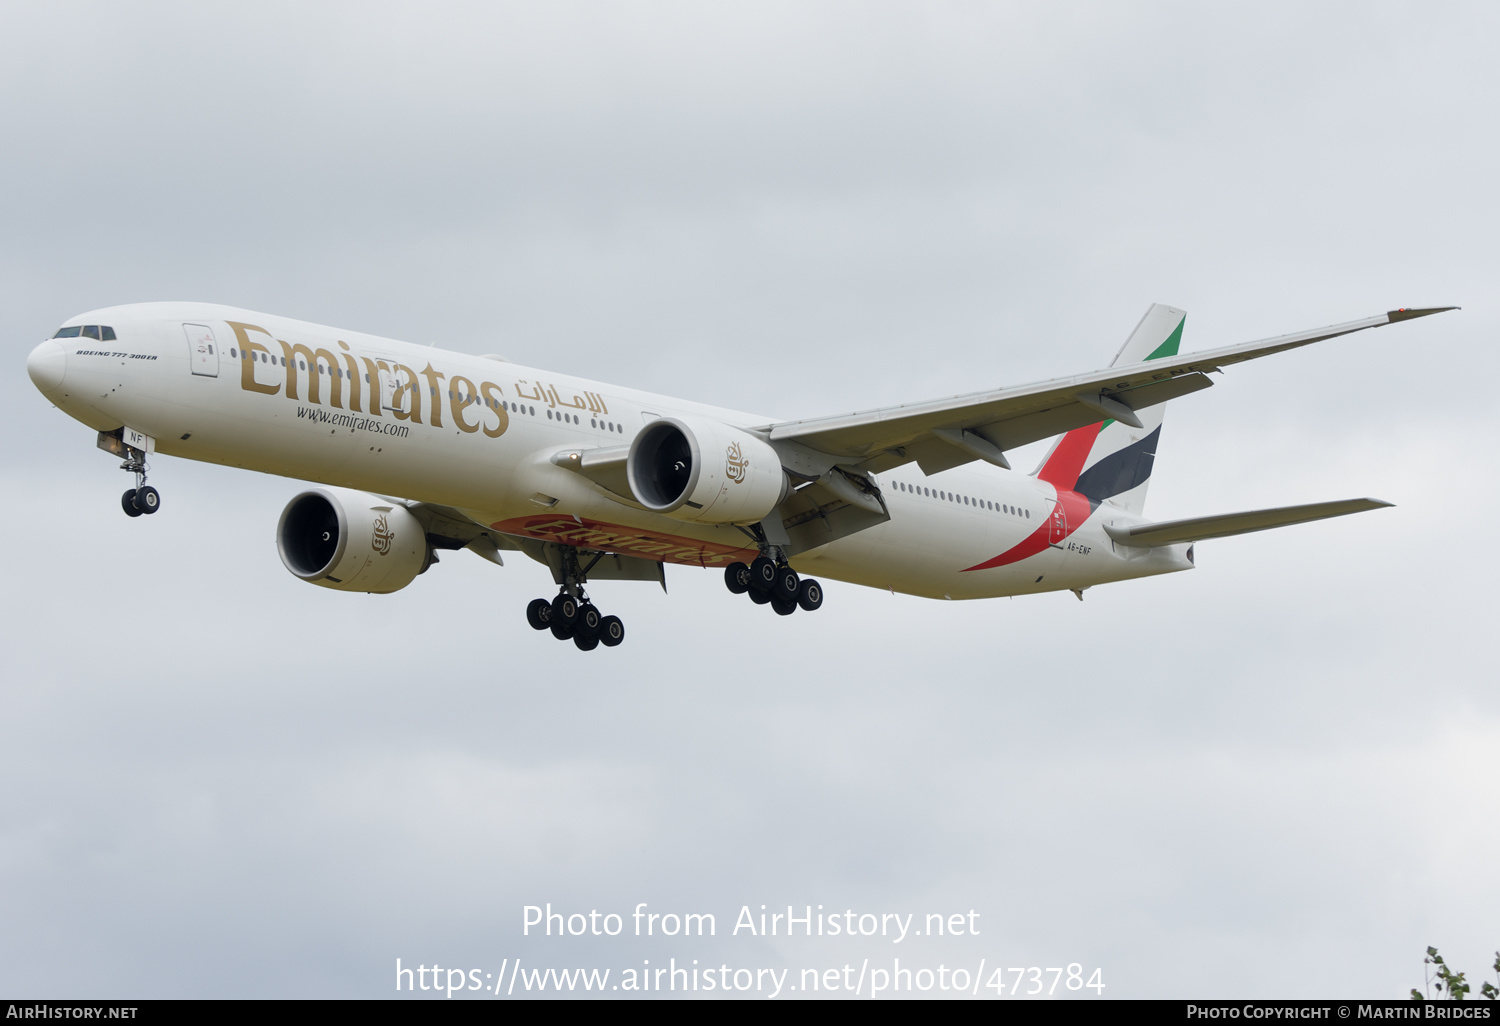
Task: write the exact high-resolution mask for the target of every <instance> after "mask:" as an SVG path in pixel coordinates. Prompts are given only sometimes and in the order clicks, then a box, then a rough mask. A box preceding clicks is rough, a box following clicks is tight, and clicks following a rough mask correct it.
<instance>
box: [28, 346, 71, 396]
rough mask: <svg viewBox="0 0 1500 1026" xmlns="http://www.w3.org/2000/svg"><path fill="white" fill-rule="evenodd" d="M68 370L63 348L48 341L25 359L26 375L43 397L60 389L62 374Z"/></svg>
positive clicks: (66, 355) (66, 356)
mask: <svg viewBox="0 0 1500 1026" xmlns="http://www.w3.org/2000/svg"><path fill="white" fill-rule="evenodd" d="M67 369H68V354H67V353H66V352H64V351H63V347H62V346H60V345H58V344H57V343H56V342H53V341H51V340H50V339H49V340H48V341H46V342H43V343H42V344H41V345H39V346H37V347H36V348H35V349H33V350H32V351H31V355H30V356H28V357H26V373H27V374H30V375H31V383H32V384H33V385H35V386H36V387H37V388H38V389H40V390H41V393H42V394H43V395H51V394H52V393H53V392H55V391H57V390H58V389H59V388H61V387H62V383H63V374H64V373H66V372H67Z"/></svg>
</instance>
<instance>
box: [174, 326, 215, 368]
mask: <svg viewBox="0 0 1500 1026" xmlns="http://www.w3.org/2000/svg"><path fill="white" fill-rule="evenodd" d="M182 331H183V333H184V334H185V335H187V342H188V359H189V360H190V361H191V362H192V365H193V373H194V374H198V375H201V376H203V377H205V378H216V377H218V376H219V343H218V341H217V340H216V339H215V338H214V329H212V328H210V327H209V326H208V325H206V324H184V325H183V326H182Z"/></svg>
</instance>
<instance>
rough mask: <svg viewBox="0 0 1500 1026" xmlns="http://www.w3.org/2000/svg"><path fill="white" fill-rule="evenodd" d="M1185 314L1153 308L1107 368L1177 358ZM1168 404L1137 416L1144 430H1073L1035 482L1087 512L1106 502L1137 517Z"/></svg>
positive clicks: (1111, 424) (1105, 425) (1111, 425)
mask: <svg viewBox="0 0 1500 1026" xmlns="http://www.w3.org/2000/svg"><path fill="white" fill-rule="evenodd" d="M1186 319H1187V314H1186V313H1184V312H1183V311H1181V310H1178V309H1175V308H1174V307H1170V306H1163V305H1162V304H1160V303H1153V304H1152V306H1151V308H1150V309H1149V310H1147V311H1146V316H1144V317H1142V318H1141V322H1140V323H1139V324H1137V325H1136V326H1135V330H1134V331H1132V332H1131V333H1130V338H1128V339H1126V340H1125V344H1124V345H1123V346H1121V347H1120V351H1119V352H1118V353H1116V354H1115V358H1114V359H1113V360H1111V361H1110V364H1109V365H1110V366H1111V367H1118V366H1121V365H1123V364H1131V363H1141V362H1143V361H1146V360H1157V359H1160V358H1162V357H1164V356H1176V355H1177V348H1178V346H1180V345H1181V344H1182V326H1183V324H1184V322H1185V321H1186ZM1165 410H1166V404H1164V403H1163V404H1158V405H1156V406H1148V407H1147V408H1146V409H1144V410H1141V411H1139V412H1138V414H1137V416H1138V417H1139V419H1140V421H1141V424H1142V425H1143V426H1142V427H1139V428H1133V427H1130V426H1129V425H1128V424H1121V423H1120V422H1119V421H1115V420H1106V421H1102V422H1100V423H1098V424H1090V425H1089V426H1088V427H1081V428H1077V429H1075V430H1073V431H1069V432H1068V433H1067V434H1065V435H1063V436H1062V437H1061V438H1059V439H1058V440H1057V441H1056V442H1055V443H1053V445H1052V451H1051V452H1049V453H1047V456H1046V458H1045V459H1044V460H1042V465H1041V466H1040V467H1038V468H1037V471H1036V476H1037V477H1038V478H1040V479H1041V480H1043V481H1046V482H1048V483H1049V484H1051V485H1053V486H1054V487H1056V488H1058V489H1059V490H1066V491H1074V492H1077V493H1079V494H1080V495H1083V496H1084V497H1086V498H1087V499H1088V500H1089V506H1090V508H1093V507H1095V506H1098V505H1099V503H1101V502H1103V501H1104V500H1105V499H1108V500H1110V502H1111V503H1113V504H1114V505H1116V506H1119V507H1121V508H1122V509H1126V510H1129V511H1130V512H1131V513H1140V512H1141V510H1142V509H1144V508H1145V505H1146V487H1147V485H1149V484H1150V483H1151V466H1152V464H1153V462H1154V461H1155V459H1156V445H1157V442H1158V441H1159V440H1160V439H1161V422H1162V417H1163V415H1164V413H1165Z"/></svg>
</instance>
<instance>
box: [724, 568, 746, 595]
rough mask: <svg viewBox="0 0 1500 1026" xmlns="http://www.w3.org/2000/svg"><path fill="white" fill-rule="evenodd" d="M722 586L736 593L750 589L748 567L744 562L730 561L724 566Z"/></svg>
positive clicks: (743, 592)
mask: <svg viewBox="0 0 1500 1026" xmlns="http://www.w3.org/2000/svg"><path fill="white" fill-rule="evenodd" d="M724 586H725V587H726V588H728V589H729V590H730V591H731V592H733V593H734V594H736V595H743V594H745V592H747V591H749V590H750V568H749V567H748V566H746V565H745V564H744V563H730V564H729V565H728V566H726V567H725V568H724Z"/></svg>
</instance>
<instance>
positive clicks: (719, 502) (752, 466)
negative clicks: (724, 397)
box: [625, 417, 791, 524]
mask: <svg viewBox="0 0 1500 1026" xmlns="http://www.w3.org/2000/svg"><path fill="white" fill-rule="evenodd" d="M625 473H626V478H627V480H628V481H629V482H630V492H631V494H632V495H634V496H635V500H636V501H637V502H639V503H640V504H641V505H642V506H645V507H646V508H647V509H650V510H654V511H656V512H657V513H661V514H664V515H665V516H669V517H672V518H674V519H677V520H690V521H696V522H698V523H705V524H753V523H756V522H757V521H759V520H761V519H763V518H764V517H765V516H766V514H768V513H770V512H771V510H773V509H775V508H776V505H777V503H779V502H781V500H782V499H784V498H786V496H787V494H788V493H789V492H790V491H791V481H790V480H789V479H788V478H787V476H786V472H785V471H784V470H782V469H781V460H780V459H779V458H778V457H777V455H776V450H775V449H772V448H771V446H770V445H768V444H767V443H766V442H765V441H763V440H762V439H760V438H757V437H756V436H755V435H752V434H750V433H749V432H748V431H742V430H740V429H739V428H735V427H730V426H729V425H728V424H721V423H718V422H717V421H711V420H703V421H694V422H693V423H692V424H688V423H687V422H684V421H681V420H677V419H675V418H670V417H666V418H662V419H660V420H653V421H652V422H651V423H649V424H647V425H646V426H645V428H644V429H642V431H641V432H640V434H638V435H636V436H635V440H634V441H633V442H632V443H631V445H630V456H629V458H628V459H627V460H626V464H625Z"/></svg>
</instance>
